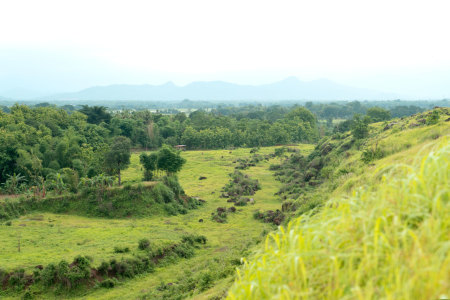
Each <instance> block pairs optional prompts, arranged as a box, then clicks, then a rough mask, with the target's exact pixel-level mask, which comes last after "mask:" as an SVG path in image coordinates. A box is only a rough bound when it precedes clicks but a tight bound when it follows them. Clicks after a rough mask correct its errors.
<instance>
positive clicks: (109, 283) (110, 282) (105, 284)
mask: <svg viewBox="0 0 450 300" xmlns="http://www.w3.org/2000/svg"><path fill="white" fill-rule="evenodd" d="M116 284H117V279H114V278H108V279H105V280H103V281H102V282H100V286H101V287H102V288H106V289H112V288H113V287H115V286H116Z"/></svg>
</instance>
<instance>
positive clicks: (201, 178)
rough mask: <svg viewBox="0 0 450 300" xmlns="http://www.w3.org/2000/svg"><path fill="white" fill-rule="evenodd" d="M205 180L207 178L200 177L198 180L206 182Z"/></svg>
mask: <svg viewBox="0 0 450 300" xmlns="http://www.w3.org/2000/svg"><path fill="white" fill-rule="evenodd" d="M205 179H206V177H205V176H200V177H199V178H198V180H205Z"/></svg>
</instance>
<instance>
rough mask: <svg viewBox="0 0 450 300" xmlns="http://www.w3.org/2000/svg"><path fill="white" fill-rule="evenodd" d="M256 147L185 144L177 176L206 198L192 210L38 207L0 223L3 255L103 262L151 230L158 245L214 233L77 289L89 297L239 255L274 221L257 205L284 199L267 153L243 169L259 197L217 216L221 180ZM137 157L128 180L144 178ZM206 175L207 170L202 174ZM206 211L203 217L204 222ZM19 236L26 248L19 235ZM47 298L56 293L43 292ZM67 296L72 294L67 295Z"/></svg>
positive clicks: (123, 292) (37, 261)
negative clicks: (224, 218) (100, 211)
mask: <svg viewBox="0 0 450 300" xmlns="http://www.w3.org/2000/svg"><path fill="white" fill-rule="evenodd" d="M313 147H314V146H313V145H300V146H297V148H299V149H301V151H304V153H305V154H307V153H308V152H310V151H311V150H312V149H313ZM273 151H274V147H268V148H261V149H260V151H259V152H258V153H259V154H268V153H272V152H273ZM249 152H250V149H237V150H232V151H230V150H215V151H186V152H184V153H183V157H185V158H186V159H187V163H186V165H185V167H184V168H183V170H182V171H181V172H180V174H179V180H180V183H181V184H182V186H183V188H184V189H185V191H186V193H187V194H188V195H190V196H196V197H200V198H201V199H204V200H206V203H205V205H203V206H201V207H200V208H199V209H196V210H191V211H189V213H188V214H186V215H177V216H167V217H161V216H152V217H149V218H130V219H120V220H119V219H114V220H111V219H100V218H85V217H79V216H73V215H58V214H48V213H35V214H30V215H26V216H22V217H21V218H19V219H15V220H13V221H12V224H11V226H0V261H1V262H2V268H4V269H7V270H11V269H16V268H25V269H27V270H32V269H33V268H34V267H35V266H36V265H45V264H48V263H50V262H58V261H60V260H61V259H66V260H67V261H71V260H72V259H73V258H74V257H75V256H76V255H78V254H81V255H89V256H91V257H92V258H93V259H94V264H95V265H98V264H99V263H100V262H101V261H102V260H104V259H108V258H111V257H122V256H127V255H131V253H133V252H135V251H137V243H138V240H139V239H141V238H144V237H145V238H149V239H150V241H151V242H152V243H154V244H156V245H162V244H165V243H169V242H175V241H178V240H179V239H180V238H181V236H182V235H183V234H185V233H196V234H203V235H205V236H206V237H207V238H208V243H207V245H206V246H205V247H204V248H201V249H199V250H197V253H196V255H195V257H194V258H192V259H188V260H182V261H181V260H180V261H179V262H178V263H176V264H174V265H169V266H166V267H164V268H158V269H157V271H156V272H155V273H153V274H148V275H141V276H140V277H137V278H134V279H131V280H127V281H124V282H123V283H121V284H119V285H118V286H117V287H115V288H114V289H111V290H108V289H95V290H89V291H85V292H83V293H82V294H80V292H77V293H76V294H74V295H72V297H79V296H81V295H84V296H85V297H87V298H88V299H91V298H92V299H94V298H97V299H98V298H100V299H118V298H119V299H120V298H122V299H129V298H136V297H139V296H141V295H143V294H145V293H146V292H147V291H148V290H150V289H152V288H154V287H155V286H156V285H158V284H159V283H160V282H161V280H164V281H166V282H173V281H175V280H176V278H177V277H178V276H179V275H180V270H185V269H189V270H194V272H196V270H197V271H198V272H200V271H202V270H204V269H205V268H206V267H207V266H208V265H209V264H210V263H211V262H217V261H220V260H221V259H231V258H234V259H240V258H241V256H242V255H243V253H245V251H246V250H247V249H249V247H251V246H254V245H255V244H256V243H257V242H259V241H260V240H261V239H262V238H263V235H262V233H263V232H267V231H270V230H272V229H273V228H274V227H273V225H269V224H265V223H262V222H259V221H257V220H254V219H253V216H252V215H253V211H254V210H257V209H263V210H267V209H273V210H274V209H277V208H280V206H281V201H280V200H279V199H278V198H277V197H276V196H275V195H274V193H275V192H276V191H277V190H278V188H279V187H280V183H279V182H278V181H276V180H275V178H274V177H273V176H272V173H271V172H270V171H269V170H268V168H269V165H270V163H271V162H270V161H269V162H266V161H262V162H260V163H259V164H258V165H257V166H255V167H251V168H250V169H248V170H244V173H249V174H251V177H252V178H255V179H258V180H259V181H260V183H261V186H262V189H261V190H260V191H258V192H257V193H256V194H255V195H254V196H252V197H253V198H254V199H255V202H256V203H255V205H248V206H244V207H239V208H238V210H237V212H236V213H234V214H230V215H229V217H228V222H227V223H224V224H220V223H216V222H214V221H212V220H211V213H212V212H213V211H215V210H216V208H217V207H219V206H227V207H230V206H231V205H230V203H227V202H226V199H223V198H220V197H219V195H220V190H221V188H222V187H223V186H224V185H225V184H226V183H227V182H228V181H229V176H228V174H229V173H231V172H232V171H233V169H234V164H233V161H234V160H235V159H237V158H239V157H247V156H249V155H250V153H249ZM131 161H132V163H131V166H130V168H129V169H128V170H126V171H124V173H123V178H124V182H139V181H140V180H141V177H142V170H141V168H140V165H139V153H134V154H133V155H132V159H131ZM200 176H204V177H207V179H205V180H199V179H198V178H199V177H200ZM199 219H203V220H204V222H199ZM19 239H20V253H19V252H18V242H19ZM115 246H120V247H129V248H130V249H131V253H130V254H116V253H114V251H113V250H114V247H115ZM232 280H233V278H232V277H230V278H225V279H223V280H222V281H221V282H219V283H218V284H217V285H215V287H214V288H213V289H211V290H208V291H204V294H203V295H197V297H200V298H202V297H203V296H204V297H209V296H213V295H216V294H221V293H223V290H225V289H226V288H228V287H229V285H231V283H232ZM42 297H43V298H47V297H50V295H42ZM67 297H71V295H68V296H67Z"/></svg>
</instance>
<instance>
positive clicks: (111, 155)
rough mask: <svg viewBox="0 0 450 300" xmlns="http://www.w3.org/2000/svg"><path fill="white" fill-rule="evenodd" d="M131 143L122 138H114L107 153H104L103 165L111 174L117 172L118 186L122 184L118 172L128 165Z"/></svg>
mask: <svg viewBox="0 0 450 300" xmlns="http://www.w3.org/2000/svg"><path fill="white" fill-rule="evenodd" d="M130 156H131V142H130V140H129V139H128V138H126V137H124V136H118V137H116V138H114V140H113V142H112V145H111V147H110V149H109V151H108V152H107V153H106V157H105V163H106V166H107V168H108V169H110V170H111V171H112V172H113V173H116V172H117V175H118V178H119V186H120V185H121V184H122V180H121V174H120V171H121V170H124V169H126V168H127V167H128V166H129V165H130Z"/></svg>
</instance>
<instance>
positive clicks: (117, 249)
mask: <svg viewBox="0 0 450 300" xmlns="http://www.w3.org/2000/svg"><path fill="white" fill-rule="evenodd" d="M128 252H130V248H128V247H119V246H116V247H114V253H128Z"/></svg>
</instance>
